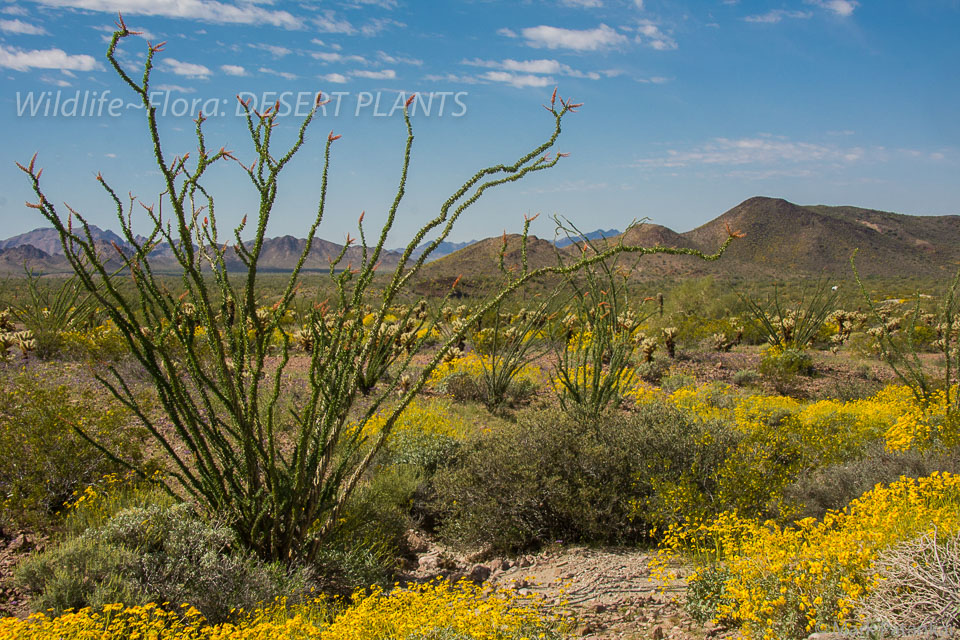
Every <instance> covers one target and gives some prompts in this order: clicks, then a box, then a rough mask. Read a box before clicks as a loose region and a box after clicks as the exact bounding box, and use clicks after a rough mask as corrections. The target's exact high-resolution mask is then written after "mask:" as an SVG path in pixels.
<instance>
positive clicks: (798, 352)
mask: <svg viewBox="0 0 960 640" xmlns="http://www.w3.org/2000/svg"><path fill="white" fill-rule="evenodd" d="M758 369H759V372H760V375H762V376H763V377H764V379H765V380H767V381H769V382H770V384H772V385H773V387H774V388H775V389H776V390H777V392H778V393H789V392H791V391H794V390H795V388H796V385H797V383H798V377H799V376H809V375H812V374H813V359H812V358H811V357H810V354H809V353H807V352H806V351H804V350H802V349H796V348H792V347H787V348H781V347H777V346H770V347H767V348H766V349H764V351H763V355H762V357H761V359H760V366H759V367H758Z"/></svg>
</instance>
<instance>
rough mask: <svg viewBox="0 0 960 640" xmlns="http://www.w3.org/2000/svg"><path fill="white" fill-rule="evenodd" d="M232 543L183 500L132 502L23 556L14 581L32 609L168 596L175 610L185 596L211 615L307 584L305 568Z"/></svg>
mask: <svg viewBox="0 0 960 640" xmlns="http://www.w3.org/2000/svg"><path fill="white" fill-rule="evenodd" d="M238 549H239V547H238V545H237V543H236V539H235V537H234V534H233V533H232V532H231V531H230V530H229V529H228V528H226V527H225V526H223V525H222V524H218V523H215V522H209V521H206V520H204V519H202V518H200V517H199V516H198V515H197V514H196V512H195V511H194V509H193V507H191V506H190V505H188V504H184V503H180V504H174V505H157V504H155V505H148V506H144V507H134V508H130V509H124V510H122V511H120V512H118V513H117V514H116V515H114V516H113V517H112V518H110V519H109V520H108V521H107V522H106V523H105V524H104V525H103V526H102V527H98V528H94V529H89V530H87V531H86V532H84V533H83V534H82V535H79V536H74V537H70V538H68V539H66V540H65V541H63V542H62V543H60V544H58V545H56V546H54V547H53V548H51V549H50V550H48V551H44V552H42V553H39V554H37V555H34V556H32V557H30V558H28V559H26V560H25V561H23V562H22V563H21V564H20V566H19V567H18V568H17V571H16V581H17V583H18V584H19V585H20V586H21V587H22V588H24V589H26V590H27V591H29V592H31V593H32V594H33V597H32V599H31V606H32V607H33V609H34V610H36V611H46V610H48V609H53V612H54V613H56V614H59V613H61V612H63V611H64V610H66V609H68V608H80V607H87V606H89V607H94V608H99V607H102V606H103V605H105V604H110V603H114V602H122V603H124V604H126V605H136V604H145V603H148V602H155V603H169V604H168V606H170V607H171V608H172V609H173V610H178V608H179V605H180V604H181V603H189V604H191V605H193V606H194V607H196V608H197V609H198V610H199V611H200V612H201V613H202V614H203V615H204V616H205V617H206V618H207V620H209V621H211V622H219V621H223V620H226V619H228V618H229V616H230V614H231V611H232V609H234V608H239V607H244V608H248V609H249V608H251V607H253V606H255V605H256V604H257V603H259V602H263V601H266V600H271V599H273V598H274V597H276V596H278V595H296V594H298V593H301V592H303V591H304V589H305V588H306V585H307V580H306V573H305V572H302V571H300V572H297V571H288V570H287V569H285V568H284V567H282V566H280V565H278V564H265V563H263V562H261V561H259V560H257V559H256V558H255V557H253V556H252V555H250V554H248V553H246V552H243V551H240V550H238Z"/></svg>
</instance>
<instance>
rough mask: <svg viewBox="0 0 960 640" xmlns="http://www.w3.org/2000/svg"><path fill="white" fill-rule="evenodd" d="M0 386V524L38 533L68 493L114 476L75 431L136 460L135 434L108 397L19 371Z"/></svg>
mask: <svg viewBox="0 0 960 640" xmlns="http://www.w3.org/2000/svg"><path fill="white" fill-rule="evenodd" d="M4 382H5V384H4V386H3V388H2V389H0V451H3V455H2V456H0V492H2V494H3V496H4V501H3V504H2V511H0V523H2V524H4V525H14V526H31V527H40V528H45V527H48V526H49V525H50V524H51V518H52V517H53V516H54V514H55V513H56V512H57V511H58V510H59V509H60V508H61V507H62V506H63V504H64V502H65V501H67V500H69V499H70V497H71V496H72V495H73V493H74V492H75V491H78V490H80V489H82V488H83V487H85V486H87V485H90V484H93V483H95V482H96V481H98V480H99V479H100V478H101V477H102V476H103V475H104V474H108V473H112V472H116V471H120V470H121V467H120V466H119V465H117V464H115V463H114V462H111V460H110V458H109V456H107V455H106V454H105V453H103V452H102V451H100V450H98V449H97V448H95V447H94V446H93V445H91V444H90V443H88V442H87V441H86V440H84V439H83V438H82V437H81V436H80V435H78V434H77V433H76V431H75V430H74V427H80V428H82V429H85V430H86V431H87V433H89V434H92V435H93V437H95V438H97V441H98V442H99V443H100V445H101V446H103V447H104V448H105V449H106V450H107V451H109V452H111V453H112V454H114V455H117V456H122V457H123V458H125V459H127V460H135V461H140V460H141V459H142V455H141V452H140V449H139V441H140V437H141V436H140V434H139V433H138V431H137V430H135V429H133V428H131V427H129V426H128V422H129V420H130V417H131V416H130V413H129V412H128V411H126V410H125V409H124V408H123V407H122V406H121V405H120V404H119V403H118V402H116V401H115V400H112V399H109V398H105V397H103V396H102V395H98V394H97V393H96V392H94V391H91V390H87V389H84V388H82V387H79V386H77V385H67V384H61V383H57V382H51V381H47V380H45V379H44V378H43V377H42V376H41V374H39V373H37V374H28V373H21V374H18V375H15V376H12V377H10V378H8V379H7V380H5V381H4Z"/></svg>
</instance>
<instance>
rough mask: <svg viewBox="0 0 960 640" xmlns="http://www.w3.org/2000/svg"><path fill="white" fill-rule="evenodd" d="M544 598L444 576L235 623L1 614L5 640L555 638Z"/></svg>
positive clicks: (279, 604)
mask: <svg viewBox="0 0 960 640" xmlns="http://www.w3.org/2000/svg"><path fill="white" fill-rule="evenodd" d="M540 608H541V607H540V606H539V601H537V600H535V599H533V598H530V597H522V596H517V595H514V594H511V593H508V592H505V591H496V592H489V591H485V590H483V589H481V588H480V587H476V586H474V585H472V584H469V583H466V582H461V583H457V584H456V585H451V584H450V583H449V582H445V581H438V582H433V583H429V584H423V585H414V586H412V587H410V588H407V589H399V588H398V589H395V590H393V591H392V592H390V593H384V592H383V591H382V590H380V589H378V588H374V589H372V590H371V593H370V594H368V595H364V594H360V593H358V594H357V595H355V596H354V597H353V599H352V600H351V602H350V603H349V604H347V605H346V606H337V605H336V604H335V603H332V602H331V601H329V600H327V599H325V598H319V599H316V600H314V601H312V602H309V603H306V604H289V603H287V602H286V601H285V600H283V599H278V600H277V601H275V602H274V603H272V604H270V605H267V606H264V607H262V608H258V609H255V610H253V611H249V612H243V611H240V612H238V615H237V619H236V621H234V622H229V623H222V624H217V625H208V624H207V623H206V621H205V620H204V619H203V616H201V615H200V613H199V612H198V611H197V610H196V609H194V608H192V607H189V606H187V605H183V607H182V608H181V612H180V613H174V612H170V611H166V610H164V609H162V608H161V607H159V606H158V605H155V604H148V605H144V606H140V607H124V606H123V605H120V604H115V605H107V606H106V607H104V608H103V610H102V611H92V610H90V609H82V610H80V611H77V612H70V613H65V614H63V615H61V616H58V617H48V616H47V615H45V614H42V613H41V614H36V615H34V616H31V617H30V618H28V619H26V620H19V619H16V618H3V619H0V640H14V639H17V640H80V639H81V638H98V640H127V639H129V638H143V639H153V640H295V639H296V640H300V639H304V640H306V639H316V640H367V639H369V640H374V639H376V640H394V639H395V640H405V639H407V638H410V639H411V640H412V639H413V638H423V637H430V638H437V639H444V638H450V640H454V639H457V640H460V639H477V640H514V639H516V640H520V639H521V638H530V639H532V638H545V639H546V638H557V637H558V635H557V632H556V629H557V628H558V622H559V621H558V620H557V619H555V618H553V617H549V616H546V615H544V614H542V613H540V611H539V609H540Z"/></svg>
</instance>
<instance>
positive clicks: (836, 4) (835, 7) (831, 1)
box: [805, 0, 860, 18]
mask: <svg viewBox="0 0 960 640" xmlns="http://www.w3.org/2000/svg"><path fill="white" fill-rule="evenodd" d="M805 1H806V3H807V4H812V5H816V6H818V7H822V8H823V9H827V10H828V11H832V12H833V13H835V14H836V15H838V16H840V17H842V18H848V17H850V16H852V15H853V12H854V10H856V8H857V7H859V6H860V3H859V2H857V1H856V0H805Z"/></svg>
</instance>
